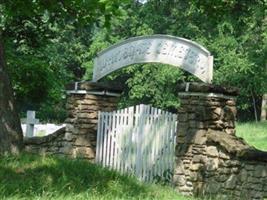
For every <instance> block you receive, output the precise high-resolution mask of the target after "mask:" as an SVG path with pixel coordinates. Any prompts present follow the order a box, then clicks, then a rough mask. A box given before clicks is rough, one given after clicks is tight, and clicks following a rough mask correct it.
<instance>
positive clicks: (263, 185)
mask: <svg viewBox="0 0 267 200" xmlns="http://www.w3.org/2000/svg"><path fill="white" fill-rule="evenodd" d="M197 92H198V91H197ZM210 94H211V93H210V92H209V93H198V94H197V93H196V91H194V92H187V93H184V92H182V93H180V95H179V97H180V99H181V107H180V109H179V111H178V131H177V146H176V168H175V172H174V176H173V183H174V185H175V188H176V189H177V190H178V191H179V192H181V193H183V194H186V195H195V196H205V197H207V196H208V197H211V198H212V199H227V200H228V199H240V200H249V199H264V198H267V153H266V152H262V151H259V150H257V149H255V148H253V147H250V146H249V145H248V144H246V143H245V142H244V141H243V140H242V139H240V138H237V137H236V136H235V116H236V107H235V98H234V97H230V96H226V95H222V94H220V95H214V94H213V95H210ZM248 131H249V130H248Z"/></svg>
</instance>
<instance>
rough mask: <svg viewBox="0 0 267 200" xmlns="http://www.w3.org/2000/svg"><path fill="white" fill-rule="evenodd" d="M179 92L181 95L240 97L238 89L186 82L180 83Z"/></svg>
mask: <svg viewBox="0 0 267 200" xmlns="http://www.w3.org/2000/svg"><path fill="white" fill-rule="evenodd" d="M176 89H177V92H178V93H179V95H186V94H190V95H193V94H196V95H199V94H203V95H208V94H209V95H210V96H220V95H221V96H229V97H236V96H238V95H239V90H238V88H235V87H224V86H220V85H213V84H208V83H199V82H186V83H180V84H178V85H177V88H176Z"/></svg>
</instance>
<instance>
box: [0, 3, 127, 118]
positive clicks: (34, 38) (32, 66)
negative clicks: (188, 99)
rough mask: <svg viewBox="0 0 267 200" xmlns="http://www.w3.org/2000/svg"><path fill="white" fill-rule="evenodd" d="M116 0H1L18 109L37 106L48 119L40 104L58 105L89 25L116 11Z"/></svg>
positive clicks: (76, 70)
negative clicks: (45, 0)
mask: <svg viewBox="0 0 267 200" xmlns="http://www.w3.org/2000/svg"><path fill="white" fill-rule="evenodd" d="M119 3H123V1H118V0H116V1H106V0H101V1H98V0H92V1H90V2H89V1H73V0H71V1H55V0H51V1H48V2H43V1H39V0H37V1H32V0H25V1H20V0H15V1H0V13H1V15H0V36H1V37H0V38H1V39H2V38H3V40H4V42H5V51H6V60H7V67H8V72H9V74H10V76H11V80H12V85H13V88H14V91H15V97H16V101H17V102H18V105H19V110H20V111H21V112H25V111H26V110H28V109H34V110H39V111H40V112H41V113H40V116H41V117H42V116H43V117H44V119H47V118H46V117H45V116H47V115H50V116H53V115H52V113H47V112H46V110H44V109H40V107H47V106H48V105H51V104H52V105H55V107H60V106H62V103H60V101H62V96H63V94H64V85H65V84H66V83H67V82H70V81H73V80H78V79H80V78H81V76H83V74H84V71H85V70H84V68H83V65H84V63H85V59H86V54H85V52H86V51H87V47H88V46H89V45H90V43H91V37H92V30H93V29H94V28H95V27H97V25H98V23H99V21H100V19H101V20H102V22H103V23H102V26H103V27H104V26H108V23H109V19H110V17H111V16H112V15H119V14H120V8H119V6H120V4H119ZM87 60H88V59H86V61H87ZM50 110H51V108H50ZM60 112H61V113H62V112H64V109H63V107H62V109H61V110H60ZM53 118H56V119H58V118H57V117H56V116H54V117H53ZM58 120H60V119H58Z"/></svg>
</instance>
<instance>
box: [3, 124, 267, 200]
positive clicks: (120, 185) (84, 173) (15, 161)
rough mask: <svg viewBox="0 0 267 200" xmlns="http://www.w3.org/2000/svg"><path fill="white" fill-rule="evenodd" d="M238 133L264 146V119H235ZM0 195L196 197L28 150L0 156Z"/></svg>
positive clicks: (266, 134)
mask: <svg viewBox="0 0 267 200" xmlns="http://www.w3.org/2000/svg"><path fill="white" fill-rule="evenodd" d="M237 135H238V136H240V137H243V138H244V139H245V140H246V141H247V142H248V143H249V144H251V145H253V146H255V147H257V148H258V149H261V150H267V122H265V123H238V124H237ZM0 199H12V200H13V199H15V200H16V199H25V200H30V199H64V200H68V199H71V200H76V199H89V200H90V199H92V200H96V199H99V200H100V199H101V200H105V199H106V200H112V199H140V200H141V199H142V200H143V199H167V200H169V199H170V200H175V199H176V200H196V199H195V198H193V197H184V196H182V195H180V194H178V193H176V192H175V191H174V189H173V188H172V187H170V186H162V185H159V184H144V183H141V182H139V181H138V180H136V179H135V178H131V177H127V176H122V175H119V174H118V173H116V172H114V171H110V170H107V169H104V168H102V167H100V166H97V165H94V164H90V163H89V162H87V161H82V160H68V159H64V158H58V157H53V156H46V157H45V156H38V155H31V154H22V155H20V156H0Z"/></svg>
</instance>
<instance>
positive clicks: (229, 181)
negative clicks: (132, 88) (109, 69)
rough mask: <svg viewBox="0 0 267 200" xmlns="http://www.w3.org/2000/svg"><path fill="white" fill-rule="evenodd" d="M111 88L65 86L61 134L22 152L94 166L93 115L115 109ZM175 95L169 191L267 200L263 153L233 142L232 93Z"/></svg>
mask: <svg viewBox="0 0 267 200" xmlns="http://www.w3.org/2000/svg"><path fill="white" fill-rule="evenodd" d="M114 88H116V87H115V86H111V85H102V84H95V83H90V82H82V83H76V84H71V85H69V86H68V87H67V89H68V100H67V105H66V106H67V111H68V117H67V120H66V124H67V125H66V128H65V130H64V129H61V130H59V131H57V132H56V133H54V134H52V135H49V136H46V137H43V138H25V145H26V150H27V151H30V152H37V153H48V154H57V155H68V156H71V157H82V158H86V159H89V160H91V161H94V158H95V149H96V133H97V118H98V111H112V110H115V109H116V105H117V100H118V94H119V93H120V92H121V89H120V88H117V89H114ZM177 90H178V91H179V98H180V101H181V107H180V109H179V110H178V130H177V145H176V152H175V154H176V167H175V171H174V176H173V184H174V186H175V188H176V189H177V190H178V191H179V192H181V193H183V194H186V195H196V196H202V195H205V196H211V197H212V199H227V200H228V199H231V200H232V199H240V200H243V199H245V200H249V199H264V198H267V153H266V152H263V151H259V150H257V149H255V148H253V147H250V146H249V145H248V144H246V143H245V142H244V141H243V140H242V139H240V138H237V137H236V136H235V120H236V119H235V116H236V102H235V96H236V95H237V94H238V91H237V90H235V89H228V88H223V87H218V86H214V85H207V84H200V83H190V84H180V85H178V88H177ZM248 131H249V130H248Z"/></svg>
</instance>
